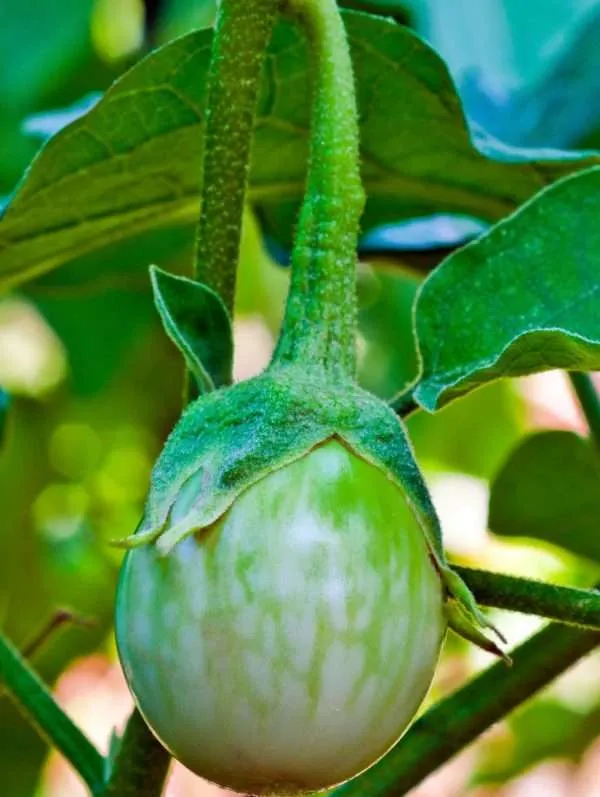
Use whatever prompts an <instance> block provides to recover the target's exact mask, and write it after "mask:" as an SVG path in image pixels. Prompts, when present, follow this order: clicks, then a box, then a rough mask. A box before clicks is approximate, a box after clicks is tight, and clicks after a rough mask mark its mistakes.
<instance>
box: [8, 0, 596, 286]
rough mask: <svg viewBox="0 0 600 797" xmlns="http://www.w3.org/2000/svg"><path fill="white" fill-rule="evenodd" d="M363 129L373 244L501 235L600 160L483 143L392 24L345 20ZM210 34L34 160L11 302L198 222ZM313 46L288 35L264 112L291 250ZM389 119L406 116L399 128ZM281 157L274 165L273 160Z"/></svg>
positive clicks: (161, 56)
mask: <svg viewBox="0 0 600 797" xmlns="http://www.w3.org/2000/svg"><path fill="white" fill-rule="evenodd" d="M344 19H345V22H346V25H347V30H348V34H349V38H350V43H351V49H352V56H353V62H354V69H355V74H356V81H357V90H358V102H359V110H360V118H361V140H362V152H361V157H362V165H363V179H364V182H365V186H366V190H367V206H366V210H365V216H364V219H363V229H365V230H367V229H369V228H371V227H374V226H377V225H380V224H385V223H390V222H396V221H399V220H401V219H406V218H411V217H414V216H419V215H427V214H430V213H436V212H449V213H463V214H464V213H466V214H470V215H475V216H478V217H480V218H484V219H487V220H491V221H495V220H497V219H499V218H501V217H503V216H504V215H506V214H507V213H509V212H511V211H512V210H513V209H514V208H515V207H517V206H518V205H519V204H520V203H522V202H523V201H525V200H527V199H528V198H529V197H530V196H531V195H532V194H534V193H535V192H536V191H538V190H539V189H540V188H543V187H544V186H545V185H547V184H548V183H551V182H553V181H554V180H556V179H558V178H559V177H561V176H563V175H565V174H569V173H571V172H573V171H577V170H579V169H581V168H584V167H586V166H589V165H590V164H592V163H595V162H599V159H598V157H597V156H592V155H590V154H589V153H583V154H573V153H570V154H569V153H563V152H558V151H554V152H544V151H541V152H536V151H534V150H531V151H526V152H523V151H518V152H516V151H514V152H507V151H503V152H502V153H501V156H500V157H498V153H497V152H494V153H492V158H489V157H486V155H485V153H483V154H482V152H481V151H480V150H479V149H478V148H477V146H476V145H475V144H473V143H472V141H471V138H470V135H469V132H468V130H467V127H466V124H465V120H464V116H463V113H462V109H461V106H460V102H459V100H458V97H457V94H456V91H455V88H454V86H453V84H452V81H451V79H450V77H449V75H448V72H447V69H446V67H445V65H444V63H443V62H442V61H441V59H440V58H439V57H438V56H437V55H436V54H435V53H434V51H433V50H431V49H430V48H429V46H428V45H426V44H425V43H424V42H423V41H421V40H420V39H419V38H418V37H416V36H415V35H414V34H413V33H411V32H410V31H408V30H407V29H406V28H403V27H401V26H399V25H397V24H395V23H394V22H392V21H390V20H389V19H383V18H380V17H374V16H371V15H368V14H363V13H359V12H346V13H345V15H344ZM210 45H211V32H210V31H208V30H204V31H197V32H194V33H191V34H189V35H188V36H185V37H183V38H181V39H178V40H176V41H174V42H172V43H170V44H168V45H165V46H164V47H162V48H160V49H158V50H156V51H155V52H154V53H152V54H150V55H149V56H148V57H146V58H145V59H143V60H142V61H141V62H140V63H139V64H138V65H136V66H135V67H134V68H133V69H131V70H130V71H129V72H128V73H126V74H125V75H124V76H123V77H122V78H120V79H119V80H118V81H117V82H116V83H115V84H114V85H113V86H112V87H111V88H110V89H109V90H108V91H107V92H106V94H105V96H104V97H103V99H102V100H100V102H99V103H98V104H97V105H96V106H95V107H94V108H93V109H92V110H91V111H90V112H89V113H88V114H86V115H85V116H84V117H82V118H81V119H79V120H77V121H76V122H74V123H72V124H71V125H69V126H68V127H66V128H65V129H64V130H62V131H61V132H60V133H58V134H57V135H56V136H55V137H54V138H53V139H51V140H50V141H49V142H48V144H47V145H46V146H45V147H44V148H43V150H42V151H41V153H40V155H39V156H38V157H37V158H36V159H35V160H34V162H33V164H32V166H31V167H30V169H29V171H28V173H27V175H26V177H25V179H24V181H23V182H22V183H21V186H20V187H19V189H18V191H17V193H16V195H15V197H14V199H13V201H12V203H11V204H10V206H9V207H8V209H7V211H6V213H5V215H4V217H3V219H2V221H1V222H0V287H4V288H5V287H8V286H10V285H17V284H19V283H22V282H24V281H26V280H28V279H30V278H32V277H33V276H36V275H39V274H41V273H43V272H45V271H49V270H51V269H53V268H57V267H59V266H60V265H62V264H64V263H67V262H69V261H70V260H72V259H73V258H75V257H78V256H80V255H83V254H86V253H89V252H92V251H96V250H98V249H101V248H103V247H105V246H107V245H110V244H114V243H117V242H119V241H123V240H126V239H128V238H131V237H132V236H134V235H136V234H139V233H142V232H145V231H151V230H160V229H169V228H173V227H178V226H184V225H186V224H190V223H193V222H194V221H195V219H196V217H197V214H198V210H199V207H198V195H199V188H200V186H199V181H200V158H201V149H202V122H203V117H204V108H205V101H206V98H205V96H204V95H205V79H204V76H205V74H206V71H207V69H208V61H209V51H210ZM309 84H310V80H309V74H308V69H307V58H306V50H305V45H304V43H303V41H302V39H301V37H300V35H299V34H298V32H297V31H295V30H294V29H293V28H292V27H291V26H290V25H289V24H288V23H285V22H282V23H281V24H280V25H279V26H278V28H277V30H276V33H275V36H274V39H273V42H272V45H271V50H270V55H269V63H268V68H267V69H266V71H265V79H264V87H263V91H262V95H261V99H260V103H259V114H258V120H257V128H256V136H255V144H254V150H253V153H254V154H253V167H252V172H251V185H250V199H251V201H252V203H253V204H254V206H255V208H256V210H257V212H258V213H259V216H260V218H261V219H262V221H263V224H264V225H265V227H266V229H267V230H268V231H269V232H270V233H271V234H272V235H274V236H275V237H276V238H277V239H278V240H279V241H280V243H282V244H283V245H285V246H288V245H289V244H290V241H291V237H292V231H293V228H294V225H295V221H296V215H297V211H298V206H299V203H300V200H301V197H302V193H303V189H304V179H305V172H306V156H307V144H308V131H309V118H310V102H309ZM390 109H397V111H395V112H394V113H395V114H396V115H395V116H392V118H390ZM274 152H276V153H277V157H276V158H274V157H273V153H274Z"/></svg>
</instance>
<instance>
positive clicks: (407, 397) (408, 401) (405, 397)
mask: <svg viewBox="0 0 600 797" xmlns="http://www.w3.org/2000/svg"><path fill="white" fill-rule="evenodd" d="M390 407H391V408H392V409H393V410H394V412H395V413H396V415H399V416H400V417H401V418H407V417H408V416H409V415H412V414H413V412H417V410H420V409H421V407H420V406H419V405H418V404H417V402H416V401H415V400H414V398H413V390H412V388H410V387H409V388H408V389H407V390H404V391H403V392H402V393H398V395H397V396H394V398H393V399H392V400H391V401H390Z"/></svg>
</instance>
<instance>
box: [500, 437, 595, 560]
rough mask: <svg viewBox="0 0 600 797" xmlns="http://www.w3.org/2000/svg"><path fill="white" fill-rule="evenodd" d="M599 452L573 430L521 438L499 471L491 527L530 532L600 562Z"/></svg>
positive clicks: (508, 533) (513, 534)
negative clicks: (599, 519) (522, 439)
mask: <svg viewBox="0 0 600 797" xmlns="http://www.w3.org/2000/svg"><path fill="white" fill-rule="evenodd" d="M599 517H600V456H599V455H598V452H597V451H596V449H595V448H594V447H593V446H592V445H591V444H590V443H588V441H587V440H584V439H583V438H581V437H579V436H578V435H576V434H574V433H573V432H566V431H548V432H540V433H537V434H535V435H532V436H531V437H529V438H527V439H526V440H524V441H523V442H522V443H521V445H520V446H518V447H517V448H516V449H515V450H514V451H513V452H512V454H511V455H510V456H509V458H508V460H507V461H506V463H505V464H504V466H503V467H502V469H501V470H500V472H499V473H498V474H497V476H496V478H495V480H494V482H493V483H492V489H491V495H490V514H489V526H490V528H491V530H492V531H493V532H494V533H496V534H499V535H500V536H504V537H529V538H533V539H537V540H543V541H545V542H549V543H552V544H553V545H558V546H560V547H562V548H564V549H566V550H568V551H570V552H571V553H573V554H575V555H577V556H583V557H585V558H587V559H590V560H592V561H594V562H598V563H600V533H599V526H598V518H599Z"/></svg>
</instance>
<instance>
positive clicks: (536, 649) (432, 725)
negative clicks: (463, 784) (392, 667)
mask: <svg viewBox="0 0 600 797" xmlns="http://www.w3.org/2000/svg"><path fill="white" fill-rule="evenodd" d="M598 644H600V633H598V632H594V631H580V630H577V629H575V628H567V627H564V626H562V627H561V626H556V625H554V624H551V625H549V626H547V627H546V628H544V629H542V630H541V631H540V632H539V633H537V634H535V635H534V636H532V637H531V638H530V639H528V640H526V641H525V642H524V643H523V644H522V645H519V647H517V648H516V649H515V650H514V651H513V652H511V656H512V660H513V666H512V667H510V668H507V667H506V665H505V664H504V663H503V662H498V663H497V664H494V665H493V666H492V667H490V668H489V669H487V670H485V671H484V672H483V673H481V675H478V676H477V677H475V678H474V679H473V680H471V681H469V683H467V684H466V685H465V686H463V687H462V688H461V689H458V690H457V691H456V692H454V693H453V694H452V695H450V696H449V697H447V698H445V699H443V700H441V701H440V702H439V703H437V704H436V705H435V706H433V707H432V708H431V709H430V710H429V711H427V712H426V713H425V714H423V715H422V716H421V717H420V718H419V719H418V720H417V721H416V722H415V723H414V725H413V726H412V727H411V729H410V730H409V732H408V733H407V734H406V736H405V737H404V738H403V739H401V740H400V741H399V742H398V744H397V745H396V746H395V747H393V748H392V750H391V751H390V752H389V753H388V754H387V755H386V756H385V758H383V759H382V760H381V761H380V762H379V763H378V764H376V765H375V766H374V767H372V768H371V769H369V770H368V771H367V772H365V773H364V774H363V775H361V776H360V777H358V778H357V779H356V780H354V781H350V783H348V784H346V785H345V786H342V787H340V788H339V789H336V791H335V792H334V794H335V797H342V795H343V797H367V795H368V797H400V795H404V794H406V793H407V792H408V791H409V790H410V789H412V788H413V787H414V786H416V785H417V784H418V783H420V782H421V781H422V780H423V779H424V778H425V777H427V775H429V774H431V773H432V772H433V771H434V770H436V769H437V768H438V767H440V766H441V765H442V764H444V763H445V762H446V761H448V759H450V758H451V757H452V756H453V755H454V754H455V753H457V752H459V751H460V750H462V748H464V747H466V745H468V744H470V742H472V741H473V740H474V739H475V738H476V737H477V736H479V734H481V733H483V731H485V730H486V729H487V728H489V727H490V726H491V725H493V724H494V723H495V722H498V720H500V719H502V718H503V717H505V716H506V715H507V714H508V713H509V712H510V711H512V710H513V709H515V708H516V707H517V706H518V705H520V704H521V703H523V701H525V700H527V699H528V698H529V697H531V696H532V695H534V694H535V693H536V692H538V691H539V690H540V689H543V688H544V687H545V686H547V685H548V684H549V683H550V682H551V681H553V680H554V679H555V678H556V677H557V676H559V675H560V674H561V673H563V672H564V671H565V670H566V669H568V668H569V667H570V666H571V665H572V664H574V663H575V662H576V661H577V660H578V659H580V658H581V657H582V656H585V655H586V654H587V653H589V652H590V651H592V650H593V649H594V648H595V647H596V646H597V645H598Z"/></svg>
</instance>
